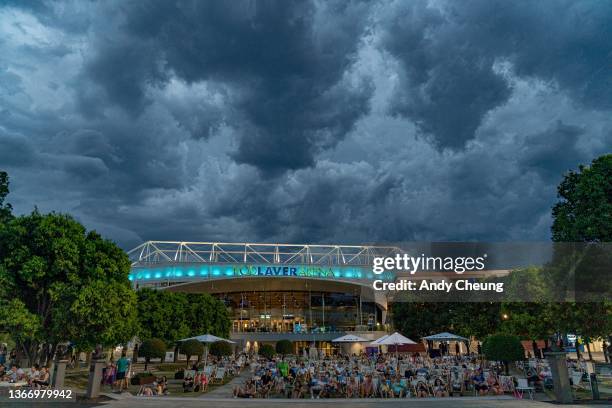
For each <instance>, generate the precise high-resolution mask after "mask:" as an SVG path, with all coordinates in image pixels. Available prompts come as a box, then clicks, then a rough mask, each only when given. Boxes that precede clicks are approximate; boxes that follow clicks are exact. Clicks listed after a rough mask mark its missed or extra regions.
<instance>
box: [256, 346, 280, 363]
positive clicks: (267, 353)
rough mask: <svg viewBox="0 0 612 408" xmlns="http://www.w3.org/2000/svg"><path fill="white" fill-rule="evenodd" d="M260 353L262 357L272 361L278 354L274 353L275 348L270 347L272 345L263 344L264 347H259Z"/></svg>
mask: <svg viewBox="0 0 612 408" xmlns="http://www.w3.org/2000/svg"><path fill="white" fill-rule="evenodd" d="M258 353H259V354H260V355H262V356H264V357H265V358H267V359H268V360H272V358H273V357H274V355H275V354H276V353H275V351H274V347H272V345H270V344H263V345H261V346H260V347H259V351H258Z"/></svg>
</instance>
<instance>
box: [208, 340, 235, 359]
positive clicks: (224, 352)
mask: <svg viewBox="0 0 612 408" xmlns="http://www.w3.org/2000/svg"><path fill="white" fill-rule="evenodd" d="M209 353H210V354H212V355H213V356H215V357H223V356H231V355H232V346H231V345H230V344H229V343H228V342H227V341H215V342H214V343H211V344H210V349H209Z"/></svg>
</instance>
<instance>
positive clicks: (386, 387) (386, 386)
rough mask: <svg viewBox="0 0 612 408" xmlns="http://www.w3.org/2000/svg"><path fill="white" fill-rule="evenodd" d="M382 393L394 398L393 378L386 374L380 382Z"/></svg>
mask: <svg viewBox="0 0 612 408" xmlns="http://www.w3.org/2000/svg"><path fill="white" fill-rule="evenodd" d="M380 394H381V395H382V397H383V398H393V392H392V391H391V380H390V379H389V376H385V377H384V378H383V379H382V381H381V382H380Z"/></svg>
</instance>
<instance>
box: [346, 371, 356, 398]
mask: <svg viewBox="0 0 612 408" xmlns="http://www.w3.org/2000/svg"><path fill="white" fill-rule="evenodd" d="M355 396H359V384H358V382H357V378H355V376H353V375H351V376H350V378H349V379H348V382H347V384H346V397H347V398H353V397H355Z"/></svg>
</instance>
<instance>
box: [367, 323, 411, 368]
mask: <svg viewBox="0 0 612 408" xmlns="http://www.w3.org/2000/svg"><path fill="white" fill-rule="evenodd" d="M374 343H376V345H380V346H382V345H383V344H384V345H388V346H391V345H393V346H395V359H396V360H397V366H398V369H399V359H398V350H397V346H399V345H401V344H416V342H414V341H412V340H410V339H409V338H408V337H405V336H402V335H401V334H399V333H398V332H395V333H393V334H389V335H388V336H383V337H381V338H380V339H378V340H375V341H374Z"/></svg>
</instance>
